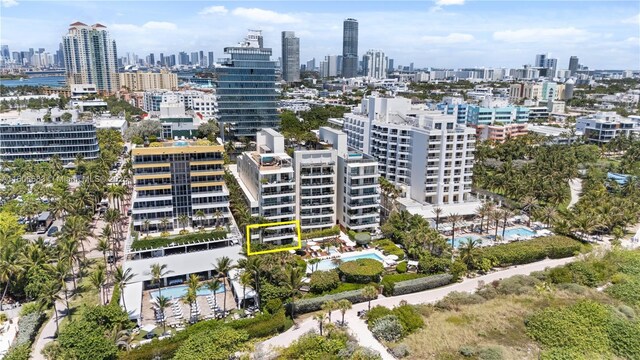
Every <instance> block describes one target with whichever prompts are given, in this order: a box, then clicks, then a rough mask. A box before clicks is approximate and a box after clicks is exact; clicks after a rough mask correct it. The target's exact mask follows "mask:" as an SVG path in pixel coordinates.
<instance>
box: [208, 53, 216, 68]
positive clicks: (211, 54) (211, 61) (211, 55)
mask: <svg viewBox="0 0 640 360" xmlns="http://www.w3.org/2000/svg"><path fill="white" fill-rule="evenodd" d="M207 59H208V60H209V61H207V66H208V67H210V68H212V67H213V64H214V63H215V60H213V51H209V54H207Z"/></svg>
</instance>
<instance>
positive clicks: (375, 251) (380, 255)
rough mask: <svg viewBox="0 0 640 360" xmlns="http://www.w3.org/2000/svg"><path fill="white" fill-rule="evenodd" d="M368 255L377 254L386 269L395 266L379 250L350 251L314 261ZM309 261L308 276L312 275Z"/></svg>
mask: <svg viewBox="0 0 640 360" xmlns="http://www.w3.org/2000/svg"><path fill="white" fill-rule="evenodd" d="M366 254H376V255H377V256H379V257H380V258H381V259H383V261H382V264H383V265H384V266H385V267H389V266H393V265H395V264H391V263H389V262H387V258H386V256H385V255H384V254H383V253H382V252H381V251H380V250H377V249H374V248H371V249H365V250H361V251H349V252H343V253H341V254H334V255H328V256H321V257H317V258H313V259H319V260H320V261H323V260H332V259H344V258H351V257H357V256H359V255H366ZM306 260H307V274H310V273H311V272H312V271H311V265H310V264H308V262H309V260H310V259H306ZM319 270H320V269H318V270H317V271H319Z"/></svg>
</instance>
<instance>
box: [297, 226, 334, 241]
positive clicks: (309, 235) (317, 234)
mask: <svg viewBox="0 0 640 360" xmlns="http://www.w3.org/2000/svg"><path fill="white" fill-rule="evenodd" d="M338 235H340V227H339V226H338V225H336V226H334V227H332V228H330V229H323V230H315V231H308V232H303V233H302V234H300V236H301V237H302V240H307V239H315V238H323V237H330V236H338Z"/></svg>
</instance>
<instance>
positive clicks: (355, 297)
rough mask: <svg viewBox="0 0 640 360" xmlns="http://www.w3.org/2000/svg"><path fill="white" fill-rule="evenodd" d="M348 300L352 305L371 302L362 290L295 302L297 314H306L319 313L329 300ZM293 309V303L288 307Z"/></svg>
mask: <svg viewBox="0 0 640 360" xmlns="http://www.w3.org/2000/svg"><path fill="white" fill-rule="evenodd" d="M342 299H347V300H349V301H351V303H352V304H356V303H361V302H365V301H369V299H368V298H367V297H365V296H364V295H362V290H353V291H345V292H342V293H338V294H332V295H324V296H318V297H315V298H309V299H302V300H298V301H296V302H295V305H296V314H304V313H308V312H312V311H318V310H320V309H321V308H322V304H324V302H325V301H328V300H334V301H340V300H342ZM287 307H288V308H289V309H291V303H289V304H288V305H287Z"/></svg>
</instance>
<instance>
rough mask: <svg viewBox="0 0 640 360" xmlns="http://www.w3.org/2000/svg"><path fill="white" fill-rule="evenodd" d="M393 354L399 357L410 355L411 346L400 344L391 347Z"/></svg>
mask: <svg viewBox="0 0 640 360" xmlns="http://www.w3.org/2000/svg"><path fill="white" fill-rule="evenodd" d="M391 354H392V355H393V356H395V357H396V358H398V359H402V358H403V357H407V356H408V355H409V347H408V346H407V345H405V344H399V345H396V346H394V347H392V348H391Z"/></svg>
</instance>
